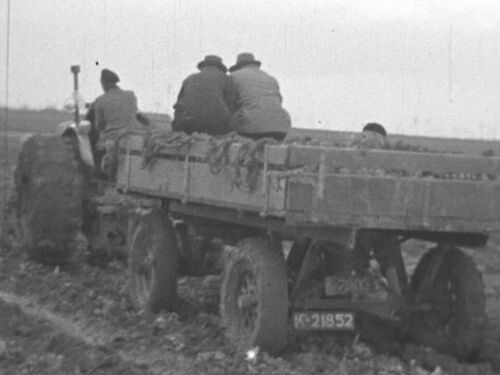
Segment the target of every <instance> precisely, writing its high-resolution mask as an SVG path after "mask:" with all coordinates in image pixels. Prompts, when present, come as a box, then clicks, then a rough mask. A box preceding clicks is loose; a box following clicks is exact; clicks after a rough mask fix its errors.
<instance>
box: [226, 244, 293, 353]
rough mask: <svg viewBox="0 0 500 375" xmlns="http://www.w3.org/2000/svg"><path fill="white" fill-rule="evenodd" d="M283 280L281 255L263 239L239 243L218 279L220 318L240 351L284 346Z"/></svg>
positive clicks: (285, 286) (277, 348) (285, 300)
mask: <svg viewBox="0 0 500 375" xmlns="http://www.w3.org/2000/svg"><path fill="white" fill-rule="evenodd" d="M287 313H288V296H287V277H286V267H285V260H284V258H283V254H282V252H280V251H278V250H277V249H274V248H273V247H272V245H271V244H270V242H269V241H266V240H265V239H263V238H248V239H245V240H242V241H240V242H239V244H238V247H237V249H236V251H235V253H234V254H231V255H230V258H229V261H228V263H227V264H226V268H225V270H224V274H223V278H222V290H221V315H222V320H223V324H224V327H225V328H226V334H227V337H228V339H229V340H230V342H231V343H232V344H234V345H235V346H236V347H237V348H238V349H240V350H248V349H250V348H252V347H255V346H259V347H260V348H261V349H264V350H266V351H268V352H277V351H279V350H280V349H282V348H283V347H284V345H285V344H286V331H287Z"/></svg>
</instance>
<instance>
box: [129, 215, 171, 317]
mask: <svg viewBox="0 0 500 375" xmlns="http://www.w3.org/2000/svg"><path fill="white" fill-rule="evenodd" d="M131 227H132V229H131V237H130V241H129V245H128V246H129V270H130V279H129V294H130V299H131V300H132V303H133V304H134V306H135V307H136V308H138V309H144V310H147V311H151V312H158V311H160V310H164V309H166V310H171V309H173V307H174V306H175V303H176V301H177V268H178V247H177V242H176V237H175V235H174V232H173V228H172V223H171V221H170V219H169V218H168V217H167V216H166V215H164V214H163V213H161V212H153V213H150V214H146V215H144V216H141V217H139V218H138V220H137V222H136V223H135V225H133V226H131Z"/></svg>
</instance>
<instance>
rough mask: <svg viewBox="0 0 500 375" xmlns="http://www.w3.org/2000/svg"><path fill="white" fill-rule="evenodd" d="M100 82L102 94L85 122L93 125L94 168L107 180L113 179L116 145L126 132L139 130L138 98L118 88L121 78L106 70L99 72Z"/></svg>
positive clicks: (91, 108) (90, 109)
mask: <svg viewBox="0 0 500 375" xmlns="http://www.w3.org/2000/svg"><path fill="white" fill-rule="evenodd" d="M100 81H101V87H102V89H103V91H104V94H102V95H100V96H99V97H98V98H97V99H96V100H95V102H94V103H92V105H91V106H90V108H89V111H88V113H87V119H88V120H91V122H92V123H93V125H94V126H93V127H92V131H91V134H89V136H90V139H91V143H92V145H93V146H94V155H95V159H96V165H97V166H98V168H99V167H100V168H101V169H102V170H103V171H105V172H106V174H107V175H108V177H113V175H114V172H112V170H113V169H114V167H113V166H112V165H111V166H110V165H109V162H110V160H111V159H113V158H112V157H111V156H112V155H111V154H112V150H114V148H115V143H116V142H117V141H118V139H119V138H120V137H121V136H122V135H123V134H125V133H126V132H127V131H128V130H131V129H138V128H140V126H141V125H140V122H139V121H138V118H137V98H136V96H135V94H134V92H133V91H130V90H123V89H121V88H120V87H119V86H118V85H117V83H118V82H119V81H120V78H119V77H118V75H117V74H116V73H115V72H113V71H111V70H109V69H103V70H102V72H101V79H100ZM108 156H109V157H108ZM105 163H108V165H105ZM110 167H111V170H110Z"/></svg>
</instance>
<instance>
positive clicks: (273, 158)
mask: <svg viewBox="0 0 500 375" xmlns="http://www.w3.org/2000/svg"><path fill="white" fill-rule="evenodd" d="M126 142H127V141H124V143H122V147H124V148H126ZM128 142H130V143H129V144H130V149H131V150H133V151H136V152H140V153H141V154H142V152H143V150H144V137H143V136H142V135H137V134H132V135H130V136H129V141H128ZM242 146H243V145H242V144H241V143H235V144H232V145H231V146H230V148H229V151H228V155H229V158H230V160H235V158H236V157H237V155H238V151H239V149H240V148H241V147H242ZM210 147H211V145H210V143H209V142H208V141H205V140H197V141H194V142H193V143H192V144H191V145H190V146H188V145H182V146H180V147H165V148H163V149H162V150H161V151H160V153H159V155H160V156H180V157H185V156H186V154H187V153H188V152H189V156H190V157H191V158H193V159H200V160H204V159H206V157H207V155H208V153H209V150H210ZM268 147H269V151H268V156H267V161H268V163H270V164H272V165H273V166H285V164H286V161H287V155H288V154H287V152H288V146H287V145H285V144H279V145H269V146H268Z"/></svg>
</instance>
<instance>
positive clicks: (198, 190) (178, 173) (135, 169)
mask: <svg viewBox="0 0 500 375" xmlns="http://www.w3.org/2000/svg"><path fill="white" fill-rule="evenodd" d="M127 160H129V162H130V168H127V164H128V161H127ZM120 165H121V167H120V169H119V173H118V183H119V186H121V187H126V189H127V190H128V191H137V192H146V193H148V194H149V195H153V196H163V197H173V198H177V199H183V200H185V201H193V202H203V203H208V202H210V203H211V204H214V205H216V206H223V207H227V206H230V207H234V208H245V209H250V210H252V211H255V212H261V211H262V212H263V211H266V204H267V211H268V213H273V214H277V213H279V212H281V211H283V209H284V205H285V187H284V183H285V181H284V180H282V179H277V178H273V177H272V176H270V178H269V179H268V181H269V189H268V190H267V191H265V190H264V189H263V186H262V184H263V179H262V175H261V176H259V177H258V179H257V183H256V187H255V189H254V190H253V191H252V192H248V191H246V190H244V189H238V188H237V187H235V186H234V184H233V183H232V181H233V174H232V171H231V169H230V168H224V169H222V170H221V171H220V173H218V174H213V173H212V172H211V171H210V166H209V165H208V164H206V163H199V162H189V166H188V167H187V168H186V163H185V161H182V160H174V159H159V160H156V161H155V162H154V163H152V164H151V165H150V166H149V167H147V168H143V167H142V157H140V156H134V155H130V156H129V158H128V159H127V158H126V157H124V158H123V160H122V162H121V164H120ZM186 173H188V174H189V176H188V178H187V179H186ZM266 199H267V203H266ZM264 213H265V212H264Z"/></svg>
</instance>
